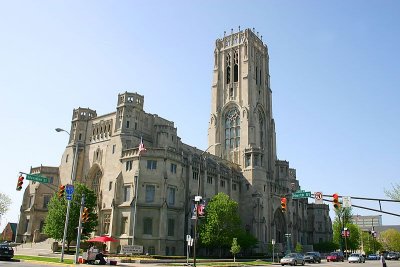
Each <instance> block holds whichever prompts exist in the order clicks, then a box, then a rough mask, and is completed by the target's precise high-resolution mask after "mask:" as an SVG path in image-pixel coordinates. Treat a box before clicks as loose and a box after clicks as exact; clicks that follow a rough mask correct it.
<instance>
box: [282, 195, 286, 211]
mask: <svg viewBox="0 0 400 267" xmlns="http://www.w3.org/2000/svg"><path fill="white" fill-rule="evenodd" d="M281 210H282V212H286V197H282V198H281Z"/></svg>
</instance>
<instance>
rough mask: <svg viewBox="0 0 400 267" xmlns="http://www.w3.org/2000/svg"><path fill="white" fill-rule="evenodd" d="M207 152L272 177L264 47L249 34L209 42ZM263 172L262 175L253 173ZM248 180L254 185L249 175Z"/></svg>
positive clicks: (272, 141) (271, 127) (272, 148)
mask: <svg viewBox="0 0 400 267" xmlns="http://www.w3.org/2000/svg"><path fill="white" fill-rule="evenodd" d="M215 143H220V145H217V146H213V147H211V148H210V151H211V152H212V153H214V154H215V155H218V156H221V157H223V158H224V159H226V160H229V161H231V162H234V163H236V164H238V165H240V166H241V168H242V169H243V170H253V171H255V172H256V173H257V175H256V176H257V177H259V176H262V177H263V178H262V179H272V178H273V172H274V166H275V161H276V144H275V124H274V119H273V117H272V92H271V88H270V76H269V56H268V48H267V46H266V45H265V44H264V43H263V41H262V37H260V36H259V35H258V33H255V32H254V30H251V29H246V30H244V31H240V30H239V32H236V33H234V32H233V30H232V32H231V34H230V35H227V36H226V35H225V36H224V37H223V38H222V39H218V40H217V41H216V43H215V50H214V73H213V83H212V100H211V117H210V121H209V128H208V144H209V145H212V144H215ZM258 174H263V175H258ZM246 178H248V181H249V182H250V183H251V184H253V186H254V185H255V184H254V181H253V180H254V179H260V178H256V177H255V176H254V175H250V176H249V177H246Z"/></svg>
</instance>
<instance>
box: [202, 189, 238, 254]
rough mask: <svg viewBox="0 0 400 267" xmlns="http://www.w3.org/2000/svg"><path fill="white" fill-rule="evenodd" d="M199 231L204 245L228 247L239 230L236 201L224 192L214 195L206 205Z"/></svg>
mask: <svg viewBox="0 0 400 267" xmlns="http://www.w3.org/2000/svg"><path fill="white" fill-rule="evenodd" d="M199 232H200V240H201V243H202V244H203V245H204V246H206V247H225V248H229V246H230V245H231V243H232V240H233V238H234V237H237V235H238V233H240V232H241V222H240V217H239V211H238V203H236V202H235V201H233V200H231V199H230V198H229V196H228V195H226V194H224V193H219V194H218V195H215V196H214V197H213V198H212V199H211V201H210V202H209V203H208V205H207V208H206V217H205V219H204V221H203V222H202V223H201V225H200V231H199Z"/></svg>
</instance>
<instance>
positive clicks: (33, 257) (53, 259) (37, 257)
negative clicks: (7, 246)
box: [14, 255, 74, 264]
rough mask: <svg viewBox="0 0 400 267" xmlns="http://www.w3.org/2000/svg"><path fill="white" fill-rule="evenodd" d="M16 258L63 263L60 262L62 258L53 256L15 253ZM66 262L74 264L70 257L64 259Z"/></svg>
mask: <svg viewBox="0 0 400 267" xmlns="http://www.w3.org/2000/svg"><path fill="white" fill-rule="evenodd" d="M14 259H17V260H31V261H43V262H52V263H62V262H60V258H51V257H41V256H27V255H15V256H14ZM63 263H64V264H73V263H74V261H73V260H70V259H64V262H63Z"/></svg>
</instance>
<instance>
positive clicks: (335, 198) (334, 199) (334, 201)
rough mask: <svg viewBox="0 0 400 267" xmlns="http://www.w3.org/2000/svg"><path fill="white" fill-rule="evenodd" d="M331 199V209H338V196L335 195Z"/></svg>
mask: <svg viewBox="0 0 400 267" xmlns="http://www.w3.org/2000/svg"><path fill="white" fill-rule="evenodd" d="M332 197H333V207H334V208H335V209H337V210H338V209H340V202H339V195H338V194H337V193H335V194H333V195H332Z"/></svg>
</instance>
